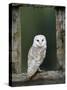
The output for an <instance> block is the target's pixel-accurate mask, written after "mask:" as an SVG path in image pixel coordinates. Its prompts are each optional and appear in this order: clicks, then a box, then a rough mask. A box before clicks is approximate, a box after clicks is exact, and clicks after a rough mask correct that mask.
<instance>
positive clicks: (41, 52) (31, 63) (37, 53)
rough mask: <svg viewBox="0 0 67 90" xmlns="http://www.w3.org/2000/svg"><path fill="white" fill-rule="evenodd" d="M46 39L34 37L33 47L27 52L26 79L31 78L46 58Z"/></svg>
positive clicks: (40, 36)
mask: <svg viewBox="0 0 67 90" xmlns="http://www.w3.org/2000/svg"><path fill="white" fill-rule="evenodd" d="M46 48H47V45H46V38H45V36H44V35H37V36H35V37H34V41H33V45H32V47H31V48H30V50H29V52H28V69H27V77H28V78H30V77H32V76H33V75H34V74H35V73H36V71H37V70H38V69H39V66H40V65H41V63H42V62H43V60H44V58H45V57H46Z"/></svg>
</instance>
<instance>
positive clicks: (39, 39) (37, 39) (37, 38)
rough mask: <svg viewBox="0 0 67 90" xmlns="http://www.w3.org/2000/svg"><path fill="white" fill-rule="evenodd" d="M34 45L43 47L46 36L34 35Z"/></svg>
mask: <svg viewBox="0 0 67 90" xmlns="http://www.w3.org/2000/svg"><path fill="white" fill-rule="evenodd" d="M33 45H34V46H36V47H43V46H46V38H45V36H44V35H37V36H35V37H34V43H33Z"/></svg>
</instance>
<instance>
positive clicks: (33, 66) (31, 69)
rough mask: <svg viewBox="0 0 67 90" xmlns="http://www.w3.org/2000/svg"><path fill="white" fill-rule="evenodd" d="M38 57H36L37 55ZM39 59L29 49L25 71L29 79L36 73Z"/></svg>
mask: <svg viewBox="0 0 67 90" xmlns="http://www.w3.org/2000/svg"><path fill="white" fill-rule="evenodd" d="M37 56H38V55H37ZM39 59H40V56H38V57H36V56H35V55H33V53H32V49H30V51H29V54H28V69H27V76H28V77H31V76H33V75H34V74H35V73H36V71H37V70H38V68H39V65H40V64H39V63H38V60H39Z"/></svg>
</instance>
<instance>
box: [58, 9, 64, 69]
mask: <svg viewBox="0 0 67 90" xmlns="http://www.w3.org/2000/svg"><path fill="white" fill-rule="evenodd" d="M56 45H57V67H58V69H61V70H63V69H64V68H65V10H64V8H58V9H56Z"/></svg>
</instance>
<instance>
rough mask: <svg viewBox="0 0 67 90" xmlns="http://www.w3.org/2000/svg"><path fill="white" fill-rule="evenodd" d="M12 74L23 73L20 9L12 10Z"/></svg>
mask: <svg viewBox="0 0 67 90" xmlns="http://www.w3.org/2000/svg"><path fill="white" fill-rule="evenodd" d="M12 73H21V23H20V9H19V8H15V7H13V9H12Z"/></svg>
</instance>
